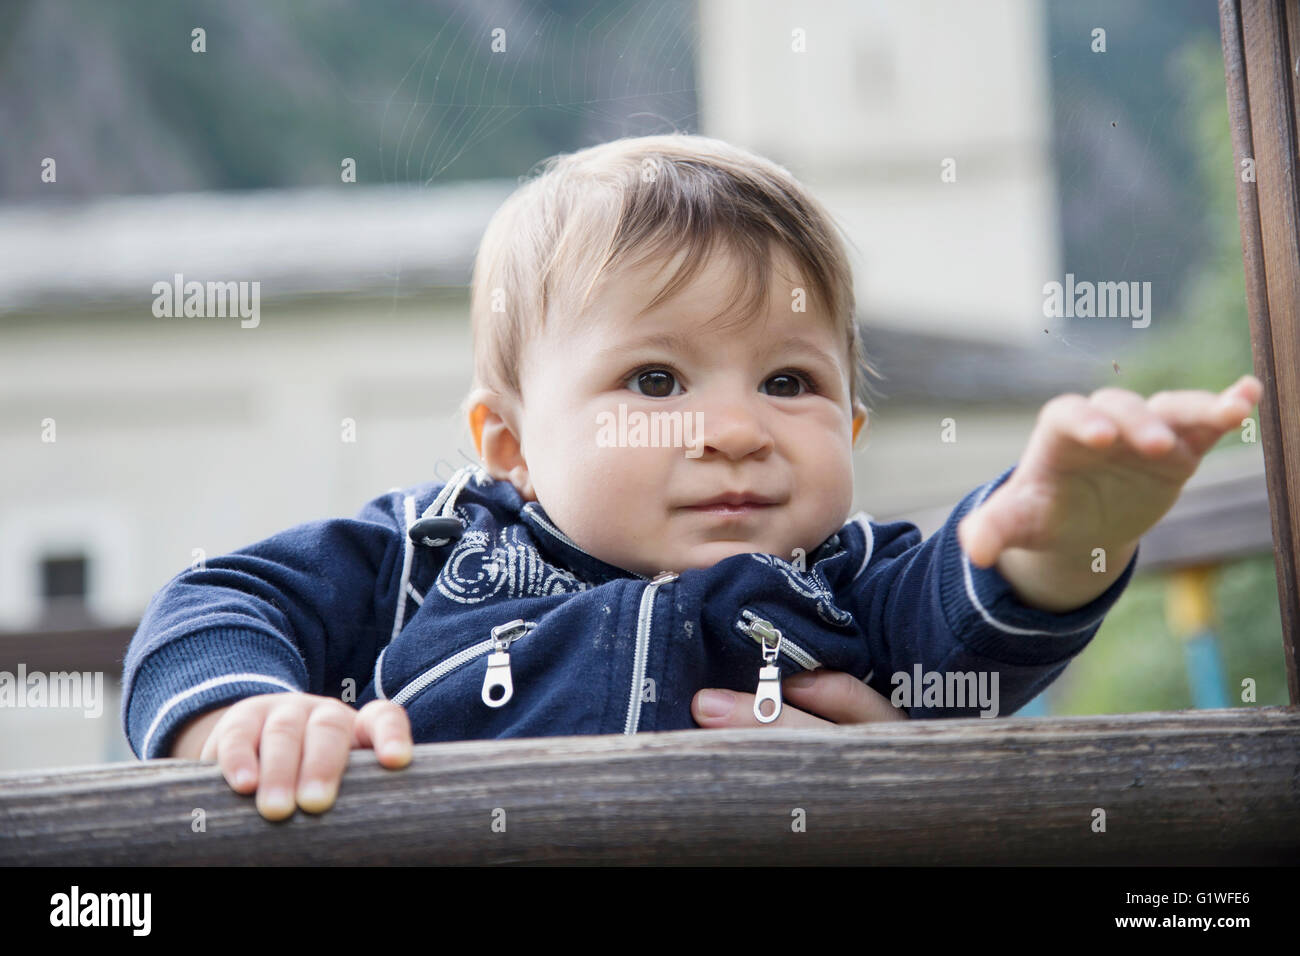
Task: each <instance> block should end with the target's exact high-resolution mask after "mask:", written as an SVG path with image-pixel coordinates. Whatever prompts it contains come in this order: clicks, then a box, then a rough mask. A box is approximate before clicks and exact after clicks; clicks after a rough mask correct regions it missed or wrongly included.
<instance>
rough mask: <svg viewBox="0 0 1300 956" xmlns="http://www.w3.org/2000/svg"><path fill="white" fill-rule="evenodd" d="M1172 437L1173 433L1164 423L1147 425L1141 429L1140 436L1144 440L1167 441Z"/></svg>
mask: <svg viewBox="0 0 1300 956" xmlns="http://www.w3.org/2000/svg"><path fill="white" fill-rule="evenodd" d="M1173 437H1174V433H1173V432H1171V431H1170V430H1169V429H1168V428H1166V427H1165V426H1164V425H1148V426H1147V427H1146V428H1144V429H1142V438H1143V440H1144V441H1168V440H1169V439H1170V438H1173Z"/></svg>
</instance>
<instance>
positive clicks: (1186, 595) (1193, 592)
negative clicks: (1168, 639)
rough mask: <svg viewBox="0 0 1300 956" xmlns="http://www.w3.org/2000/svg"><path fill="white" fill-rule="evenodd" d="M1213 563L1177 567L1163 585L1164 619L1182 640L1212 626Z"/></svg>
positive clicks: (1213, 616) (1213, 615)
mask: <svg viewBox="0 0 1300 956" xmlns="http://www.w3.org/2000/svg"><path fill="white" fill-rule="evenodd" d="M1213 574H1214V565H1210V564H1202V565H1195V566H1193V567H1188V568H1179V569H1178V570H1176V571H1172V572H1170V574H1169V580H1168V583H1167V584H1166V585H1165V621H1166V622H1167V623H1168V625H1169V630H1170V631H1172V632H1173V633H1174V635H1175V636H1177V637H1181V638H1183V639H1184V640H1187V639H1190V638H1192V637H1195V636H1196V635H1197V634H1200V633H1201V632H1203V631H1207V630H1210V629H1211V626H1212V624H1213V623H1214V619H1215V610H1214V591H1213V588H1212V586H1211V577H1212V575H1213Z"/></svg>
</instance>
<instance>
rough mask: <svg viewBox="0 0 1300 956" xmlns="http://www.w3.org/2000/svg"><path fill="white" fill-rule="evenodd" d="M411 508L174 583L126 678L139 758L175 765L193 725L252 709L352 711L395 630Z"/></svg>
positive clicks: (301, 536) (152, 608)
mask: <svg viewBox="0 0 1300 956" xmlns="http://www.w3.org/2000/svg"><path fill="white" fill-rule="evenodd" d="M411 505H412V501H411V499H410V498H409V496H403V495H402V494H401V493H400V492H396V491H395V492H391V493H389V494H388V495H385V496H382V497H379V498H376V499H374V500H373V501H371V502H370V503H368V504H367V505H366V506H365V507H364V508H363V509H362V511H361V512H360V514H359V515H358V516H357V517H356V518H351V519H336V520H324V521H315V522H309V523H306V524H301V525H298V526H296V527H293V528H290V529H289V530H287V531H283V532H281V533H279V534H276V535H273V536H271V537H269V538H267V539H265V540H263V541H260V542H258V543H257V544H253V545H250V546H248V547H246V548H241V549H240V550H238V551H235V552H233V553H231V554H228V555H224V556H222V557H218V558H213V559H209V560H208V561H206V563H204V564H201V565H200V566H199V567H196V568H191V569H189V570H187V571H184V572H182V573H181V574H178V575H177V576H176V577H174V578H173V579H172V580H171V581H169V582H168V583H167V584H166V585H165V586H164V587H163V588H162V590H160V591H159V592H158V593H157V594H156V595H154V597H153V599H152V600H151V601H150V602H149V605H148V607H147V608H146V610H145V612H144V616H143V618H142V619H141V621H140V625H139V627H138V628H137V630H136V632H135V635H134V637H132V639H131V644H130V646H129V648H128V649H127V654H126V660H125V662H124V666H123V676H122V711H121V716H122V722H123V726H124V728H125V730H126V735H127V739H128V740H129V741H130V744H131V749H132V750H133V751H134V752H135V753H136V755H137V756H139V757H141V758H142V759H148V758H153V757H166V756H169V755H170V752H171V747H172V743H173V740H174V738H175V735H176V733H177V732H178V731H179V730H180V728H181V727H183V726H184V725H185V724H186V723H187V722H188V721H190V720H191V719H193V718H194V717H197V716H198V715H200V714H202V713H204V712H206V711H208V710H212V709H214V708H217V707H222V706H225V705H227V704H231V703H234V702H236V701H238V700H241V699H243V698H245V697H251V696H254V695H257V694H268V693H277V692H286V691H299V692H303V693H311V694H321V695H326V696H332V697H340V698H341V699H348V698H347V695H346V690H347V684H346V683H345V681H346V680H347V679H348V678H352V679H353V680H355V682H356V683H355V685H354V689H357V690H359V688H361V687H364V686H365V684H366V681H367V680H369V674H370V667H371V665H373V663H374V660H375V657H376V656H377V655H378V652H379V649H380V648H381V647H382V646H383V645H384V644H385V643H386V642H387V641H388V639H389V637H390V636H391V632H392V630H393V628H394V627H395V623H394V621H395V617H396V614H397V613H398V607H397V605H398V601H397V592H398V589H399V587H400V586H401V583H400V578H401V575H402V574H403V565H404V564H405V565H406V567H407V568H409V561H410V558H409V554H408V552H409V550H410V549H409V547H408V546H407V544H406V527H407V522H406V520H405V518H406V516H407V514H408V512H409V511H410V507H411ZM402 605H403V610H404V609H405V601H403V602H402ZM355 697H356V695H355V693H354V694H353V695H352V697H351V700H355Z"/></svg>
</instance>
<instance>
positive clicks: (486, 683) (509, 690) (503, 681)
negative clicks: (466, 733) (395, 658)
mask: <svg viewBox="0 0 1300 956" xmlns="http://www.w3.org/2000/svg"><path fill="white" fill-rule="evenodd" d="M536 626H537V625H536V623H535V622H532V621H524V620H517V621H510V622H509V623H506V624H500V625H498V626H497V627H494V628H492V636H491V637H489V638H488V639H487V640H485V641H479V642H478V643H477V644H474V645H473V646H471V647H467V648H465V649H464V650H463V651H459V652H457V653H456V654H453V655H452V656H451V657H449V658H447V659H446V660H445V661H440V662H439V663H437V664H435V665H434V666H433V667H430V668H429V669H428V670H426V671H425V672H424V673H423V674H421V675H420V676H419V677H417V678H415V679H414V680H412V681H410V682H409V683H408V684H407V685H406V686H405V687H403V688H402V689H401V690H399V691H398V692H397V693H396V694H394V695H393V696H392V698H391V699H392V701H393V703H395V704H400V705H401V706H406V702H407V701H409V700H410V699H411V698H413V697H415V695H416V694H418V693H420V692H421V691H422V690H424V689H425V688H426V687H428V686H429V685H430V684H432V683H433V682H434V681H436V680H440V679H441V678H442V677H444V676H445V675H447V674H449V673H451V672H452V671H454V670H455V669H456V668H458V667H460V666H461V665H463V664H467V663H469V662H470V661H472V660H474V659H475V658H476V657H482V656H483V655H484V654H490V656H489V657H488V669H487V673H486V674H485V675H483V692H482V697H483V703H485V704H487V705H488V706H489V707H500V706H502V705H504V704H505V703H506V702H507V701H509V700H510V698H511V697H513V696H514V683H513V681H512V680H511V677H510V653H509V647H510V645H511V644H513V643H514V642H515V641H517V640H519V638H521V637H523V636H524V635H525V634H527V633H528V632H529V631H531V630H532V629H533V628H534V627H536ZM496 687H500V688H502V691H503V693H502V696H501V697H500V699H492V696H491V691H492V690H493V688H496Z"/></svg>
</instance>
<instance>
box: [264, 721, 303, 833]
mask: <svg viewBox="0 0 1300 956" xmlns="http://www.w3.org/2000/svg"><path fill="white" fill-rule="evenodd" d="M310 711H311V706H310V704H307V703H306V702H304V701H302V700H285V701H276V702H274V703H273V705H272V706H271V710H270V712H269V713H268V714H267V716H266V723H264V724H263V725H262V737H261V743H260V744H259V747H258V756H259V758H260V760H261V765H262V766H261V772H262V782H261V785H260V786H258V788H257V812H258V813H260V814H261V815H262V816H264V817H265V818H266V819H268V820H283V819H285V818H286V817H291V816H293V811H294V807H295V806H296V805H297V800H296V799H295V797H294V792H295V790H296V789H297V783H298V766H299V764H300V763H301V761H302V738H303V730H304V727H305V725H306V723H307V715H308V713H309V712H310Z"/></svg>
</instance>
